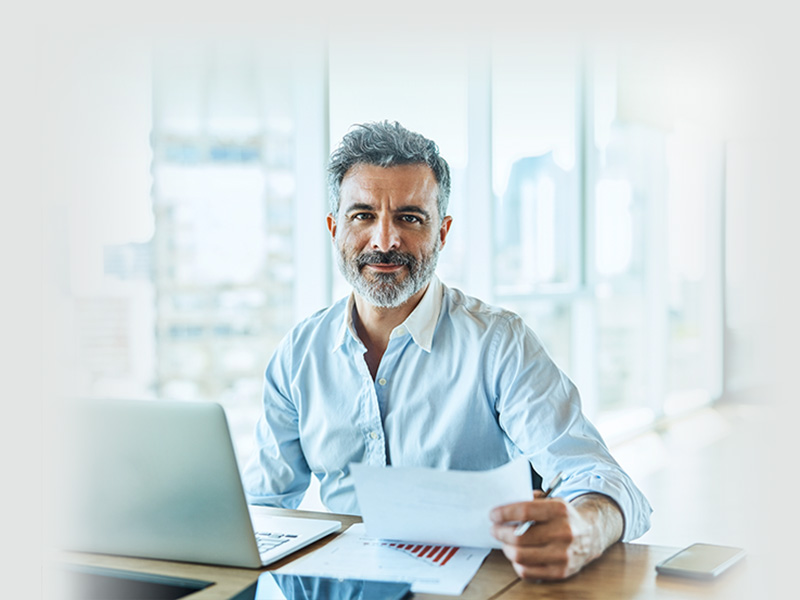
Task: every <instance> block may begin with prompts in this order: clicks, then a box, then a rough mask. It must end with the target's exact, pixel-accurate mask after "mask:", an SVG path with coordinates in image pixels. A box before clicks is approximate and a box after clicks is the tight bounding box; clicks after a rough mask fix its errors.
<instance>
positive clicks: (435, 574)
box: [276, 523, 489, 596]
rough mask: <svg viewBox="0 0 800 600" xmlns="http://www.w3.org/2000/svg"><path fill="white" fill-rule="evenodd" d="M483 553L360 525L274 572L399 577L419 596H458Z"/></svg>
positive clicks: (481, 549)
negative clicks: (381, 534) (381, 536)
mask: <svg viewBox="0 0 800 600" xmlns="http://www.w3.org/2000/svg"><path fill="white" fill-rule="evenodd" d="M488 554H489V550H488V549H487V548H463V547H461V548H459V547H448V546H441V545H439V546H433V545H426V544H409V543H403V542H395V541H390V540H376V539H374V538H372V537H368V536H367V535H366V533H365V529H364V524H363V523H357V524H355V525H352V526H351V527H350V528H349V529H348V530H347V531H345V532H344V533H342V534H340V535H339V536H338V537H336V538H334V539H333V540H331V541H330V542H328V543H327V544H325V545H324V546H322V547H321V548H319V549H317V550H314V551H313V552H311V553H310V554H307V555H306V556H303V557H301V558H298V559H296V560H293V561H292V562H290V563H289V564H288V565H285V566H283V567H281V568H280V569H277V571H276V572H277V573H292V574H294V575H312V576H316V577H336V578H339V579H370V580H377V581H403V582H407V583H410V584H411V591H412V592H415V593H419V594H446V595H451V596H458V595H460V594H461V592H463V591H464V588H466V587H467V584H468V583H469V582H470V581H471V580H472V578H473V577H474V576H475V573H477V572H478V569H479V568H480V566H481V564H482V563H483V560H484V559H485V558H486V556H487V555H488Z"/></svg>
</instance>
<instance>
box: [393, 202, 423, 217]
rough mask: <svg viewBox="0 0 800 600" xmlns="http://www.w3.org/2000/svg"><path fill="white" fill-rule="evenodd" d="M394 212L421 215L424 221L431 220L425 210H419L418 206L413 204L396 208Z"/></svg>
mask: <svg viewBox="0 0 800 600" xmlns="http://www.w3.org/2000/svg"><path fill="white" fill-rule="evenodd" d="M394 212H396V213H417V214H418V215H422V216H423V217H425V218H426V219H430V218H431V214H430V213H429V212H428V211H427V210H425V209H424V208H421V207H419V206H417V205H415V204H409V205H407V206H398V207H397V208H396V209H395V211H394Z"/></svg>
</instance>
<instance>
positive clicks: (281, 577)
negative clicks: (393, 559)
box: [255, 571, 411, 600]
mask: <svg viewBox="0 0 800 600" xmlns="http://www.w3.org/2000/svg"><path fill="white" fill-rule="evenodd" d="M409 596H411V584H410V583H402V582H397V581H367V580H362V579H335V578H333V577H313V576H306V575H292V574H289V573H275V572H270V571H266V572H264V573H262V574H261V575H259V577H258V584H257V586H256V595H255V600H318V599H323V598H324V599H325V600H402V599H404V598H407V597H409Z"/></svg>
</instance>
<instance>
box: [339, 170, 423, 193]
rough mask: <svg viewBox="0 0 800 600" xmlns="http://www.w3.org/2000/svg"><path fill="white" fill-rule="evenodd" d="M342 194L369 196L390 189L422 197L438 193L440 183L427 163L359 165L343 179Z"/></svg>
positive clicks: (391, 191)
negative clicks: (382, 165)
mask: <svg viewBox="0 0 800 600" xmlns="http://www.w3.org/2000/svg"><path fill="white" fill-rule="evenodd" d="M341 190H342V196H343V197H344V196H348V195H357V196H360V195H370V194H371V193H373V192H388V193H392V194H399V195H403V196H409V197H414V196H421V198H420V200H425V199H427V197H428V196H431V195H434V196H435V195H436V192H437V183H436V177H435V176H434V174H433V170H432V169H431V168H430V167H429V166H428V165H426V164H417V163H414V164H407V165H397V166H392V167H380V166H377V165H370V164H363V163H361V164H357V165H354V166H353V167H351V168H350V169H349V170H348V171H347V173H345V176H344V178H343V179H342V185H341Z"/></svg>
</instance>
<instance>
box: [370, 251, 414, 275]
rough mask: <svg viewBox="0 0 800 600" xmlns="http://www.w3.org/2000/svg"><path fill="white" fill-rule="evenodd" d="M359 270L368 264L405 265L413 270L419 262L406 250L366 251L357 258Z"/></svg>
mask: <svg viewBox="0 0 800 600" xmlns="http://www.w3.org/2000/svg"><path fill="white" fill-rule="evenodd" d="M356 264H357V265H358V269H359V271H360V270H361V269H362V268H364V267H365V266H366V265H377V264H382V265H404V266H406V267H408V268H409V269H411V270H413V269H414V267H415V266H416V264H417V259H416V258H414V257H413V256H412V255H410V254H406V253H405V252H398V251H397V250H390V251H389V252H380V251H375V252H364V253H363V254H360V255H359V256H358V259H357V260H356Z"/></svg>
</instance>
